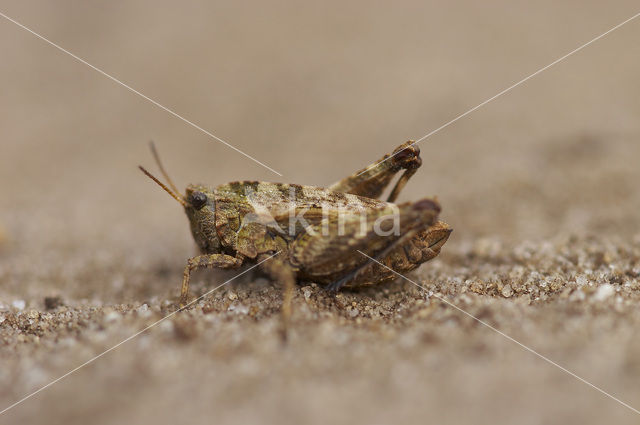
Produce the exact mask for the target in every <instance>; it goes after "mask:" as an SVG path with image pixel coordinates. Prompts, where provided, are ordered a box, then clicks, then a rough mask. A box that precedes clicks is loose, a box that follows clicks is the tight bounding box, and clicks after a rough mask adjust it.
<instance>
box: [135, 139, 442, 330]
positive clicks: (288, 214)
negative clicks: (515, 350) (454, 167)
mask: <svg viewBox="0 0 640 425" xmlns="http://www.w3.org/2000/svg"><path fill="white" fill-rule="evenodd" d="M151 149H152V153H153V155H154V157H155V160H156V162H157V164H158V167H159V168H160V171H161V172H162V174H163V176H164V177H165V179H166V180H167V182H168V183H169V187H167V186H166V185H165V184H163V183H162V182H161V181H159V180H158V179H157V178H156V177H154V176H153V175H151V174H150V173H149V172H148V171H146V170H145V169H144V168H142V167H140V169H141V170H142V171H143V172H144V173H145V174H146V175H147V176H148V177H150V178H151V179H152V180H153V181H155V182H156V183H157V184H158V185H160V186H161V187H162V188H163V189H164V190H166V191H167V192H168V193H169V194H170V195H171V196H172V197H173V198H174V199H175V200H176V201H178V202H179V203H180V204H181V205H182V206H183V207H184V209H185V212H186V214H187V217H188V218H189V223H190V225H191V233H192V234H193V238H194V239H195V241H196V243H197V244H198V247H199V248H200V252H201V255H198V256H195V257H192V258H190V259H189V260H188V261H187V265H186V267H185V269H184V279H183V281H182V291H181V296H180V302H181V305H182V306H184V305H185V303H186V301H187V297H188V293H189V279H190V276H191V272H192V271H193V270H195V269H198V268H207V267H208V268H221V269H235V268H238V267H240V266H242V265H243V264H247V263H254V264H255V263H257V262H261V261H263V260H264V259H266V258H269V257H270V256H273V255H274V254H276V253H278V255H277V256H275V257H274V258H271V259H269V260H268V261H264V262H262V263H261V264H260V268H261V269H262V270H263V271H265V272H266V273H267V274H268V275H269V276H270V277H272V278H273V279H274V280H277V281H279V282H280V283H281V284H282V285H283V286H284V288H285V291H284V300H283V304H282V313H283V318H284V321H285V324H286V323H287V321H288V318H289V316H290V314H291V299H292V296H293V290H294V287H295V283H296V280H304V281H311V282H317V283H320V284H325V285H326V288H327V289H328V290H331V291H338V290H339V289H341V288H343V287H357V286H366V285H375V284H378V283H381V282H385V281H389V280H392V279H394V278H395V275H394V273H393V272H391V271H390V270H389V269H387V268H385V267H384V266H382V265H380V264H378V263H376V262H375V261H372V260H371V259H370V258H367V256H365V255H363V254H366V255H368V256H370V257H371V258H374V259H376V260H377V261H379V262H380V263H382V264H384V265H385V266H387V267H389V268H391V269H392V270H395V271H396V272H398V273H405V272H408V271H411V270H413V269H415V268H416V267H418V266H419V265H420V264H422V263H424V262H426V261H429V260H431V259H432V258H434V257H435V256H437V255H438V254H439V253H440V248H441V247H442V245H443V244H444V243H445V242H446V241H447V239H448V238H449V234H450V233H451V231H452V229H451V227H449V225H448V224H446V223H444V222H442V221H438V220H437V218H438V214H439V213H440V206H439V204H438V202H437V201H436V200H433V199H428V198H425V199H422V200H420V201H417V202H413V203H412V202H407V203H402V204H394V203H393V202H394V201H395V200H396V198H397V197H398V195H399V194H400V191H401V190H402V188H403V187H404V186H405V184H406V183H407V181H408V180H409V179H410V178H411V176H413V174H414V173H415V172H416V170H417V169H418V168H419V167H420V165H421V164H422V160H421V158H420V149H419V148H418V147H417V146H415V145H413V144H412V142H411V141H409V142H406V143H404V144H402V145H400V146H398V147H397V148H396V149H395V150H394V151H393V153H392V154H391V155H385V156H384V157H383V158H382V159H381V160H379V161H377V162H375V163H374V164H372V165H370V166H369V167H367V168H365V169H363V170H361V171H359V172H358V173H355V174H353V175H352V176H350V177H347V178H344V179H342V180H340V181H338V182H337V183H335V184H333V185H331V186H329V187H328V188H321V187H316V186H300V185H296V184H286V183H265V182H257V181H239V182H231V183H226V184H222V185H220V186H216V187H212V186H206V185H200V184H197V185H189V186H187V189H186V192H185V194H184V195H180V194H179V191H178V189H177V188H176V186H175V185H174V184H173V183H172V181H171V179H170V178H169V176H168V174H167V173H166V172H165V170H164V167H163V166H162V163H161V161H160V158H159V156H158V154H157V152H156V150H155V148H154V146H153V144H152V145H151ZM390 156H391V157H390ZM401 170H405V171H404V173H403V174H402V175H401V176H400V178H399V179H398V181H397V182H396V184H395V186H394V188H393V190H392V191H391V193H390V195H389V197H388V198H387V201H386V202H385V201H381V200H378V198H379V197H380V195H381V194H382V192H383V191H384V189H385V188H386V187H387V186H388V185H389V184H390V183H391V180H392V179H393V177H394V176H395V175H396V173H398V172H399V171H401Z"/></svg>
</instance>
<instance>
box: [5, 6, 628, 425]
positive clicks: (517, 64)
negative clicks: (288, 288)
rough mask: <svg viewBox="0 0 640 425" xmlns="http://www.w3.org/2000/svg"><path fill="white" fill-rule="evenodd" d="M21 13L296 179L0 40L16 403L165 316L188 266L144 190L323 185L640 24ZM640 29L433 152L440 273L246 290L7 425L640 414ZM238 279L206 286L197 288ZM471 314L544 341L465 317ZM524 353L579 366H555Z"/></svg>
mask: <svg viewBox="0 0 640 425" xmlns="http://www.w3.org/2000/svg"><path fill="white" fill-rule="evenodd" d="M0 11H1V12H2V13H5V14H7V15H9V16H11V17H12V18H14V19H16V20H18V21H20V22H21V23H23V24H25V25H27V26H29V27H31V28H33V29H34V30H36V31H38V32H40V33H41V34H43V35H44V36H46V37H48V38H50V39H51V40H52V41H54V42H56V43H59V44H60V45H61V46H63V47H64V48H66V49H69V50H70V51H72V52H73V53H75V54H77V55H79V56H80V57H82V58H83V59H85V60H87V61H88V62H90V63H92V64H94V65H95V66H98V67H100V68H102V69H104V70H105V71H106V72H109V73H111V74H113V75H114V76H115V77H117V78H120V79H122V80H123V81H124V82H125V83H127V84H130V85H131V86H132V87H135V88H136V89H138V90H140V91H141V92H142V93H145V94H146V95H148V96H150V97H151V98H153V99H155V100H157V101H158V102H160V103H162V104H163V105H166V106H167V107H170V108H172V109H174V110H175V111H176V112H178V113H180V114H182V115H184V116H185V117H186V118H188V119H190V120H192V121H193V122H194V123H197V124H198V125H200V126H202V127H203V128H205V129H207V130H209V131H211V132H213V133H214V134H216V135H217V136H219V137H222V138H223V139H225V140H227V141H229V142H230V143H232V144H233V145H234V146H237V147H238V148H240V149H242V150H244V151H246V152H247V153H248V154H250V155H252V156H254V157H255V158H257V159H259V160H260V161H262V162H264V163H265V164H267V165H269V166H270V167H272V168H274V169H275V170H277V171H279V172H280V173H281V174H283V176H282V177H280V176H278V175H276V174H274V173H272V172H270V171H269V170H267V169H265V168H263V167H261V166H260V165H257V164H255V163H253V162H252V161H251V160H248V159H247V158H245V157H243V156H242V155H240V154H238V153H237V152H234V151H233V150H231V149H229V148H227V147H225V146H224V145H222V144H220V143H219V142H216V141H214V140H212V139H211V138H209V137H208V136H206V135H204V134H202V133H201V132H199V131H197V130H196V129H194V128H192V127H190V126H189V125H187V124H185V123H184V122H182V121H180V120H179V119H177V118H175V117H172V116H171V115H169V114H167V113H166V112H165V111H162V110H161V109H159V108H157V107H156V106H153V105H152V104H150V103H149V102H147V101H145V100H144V99H141V98H139V97H137V96H136V95H135V94H133V93H131V92H130V91H128V90H126V89H125V88H123V87H121V86H118V85H117V84H115V83H114V82H113V81H110V80H108V79H107V78H105V77H104V76H101V75H100V74H98V73H96V72H95V71H93V70H91V69H89V68H88V67H86V66H85V65H82V64H80V63H78V62H77V61H75V60H73V59H72V58H70V57H69V56H67V55H64V54H63V53H61V52H60V51H57V50H56V49H54V48H53V47H52V46H50V45H47V44H46V43H44V42H43V41H42V40H39V39H37V38H36V37H35V36H33V35H31V34H29V33H28V32H26V31H24V30H22V29H20V28H19V27H17V26H16V25H15V24H12V23H10V22H8V21H6V20H4V19H0V39H1V40H2V41H1V42H0V46H1V49H2V50H1V56H2V61H0V77H1V78H0V81H1V84H0V87H1V96H0V128H1V129H2V136H1V139H0V140H1V141H0V147H1V151H0V153H1V155H0V182H2V183H1V186H0V341H1V343H0V365H1V367H0V401H1V402H2V405H1V406H0V409H3V408H5V407H6V406H9V405H11V404H12V403H14V402H16V401H17V400H20V399H21V398H22V397H24V396H26V395H28V394H30V393H31V392H33V391H35V390H37V389H39V388H41V387H42V386H44V385H46V384H48V383H49V382H51V381H52V380H54V379H56V378H58V377H60V376H61V375H63V374H65V373H66V372H68V371H70V370H72V369H73V368H76V367H78V366H79V365H81V364H83V363H84V362H86V361H87V360H89V359H91V358H93V357H94V356H95V355H98V354H100V353H102V352H103V351H104V350H106V349H108V348H110V347H113V346H114V345H115V344H117V343H119V342H121V341H123V340H125V339H126V338H128V337H130V336H132V335H134V334H136V333H137V332H139V331H140V330H142V329H144V328H145V327H146V326H148V325H150V324H152V323H154V322H155V321H157V320H159V319H160V318H162V317H164V316H165V315H166V314H169V313H171V312H172V311H173V310H172V308H173V303H174V302H175V299H176V296H177V293H178V285H179V283H180V281H181V275H182V268H183V266H184V261H185V259H186V258H187V257H189V256H190V255H193V254H194V253H195V248H194V246H193V242H192V240H191V237H190V235H189V232H188V226H187V223H186V218H185V217H184V214H183V212H182V211H181V209H180V208H179V207H178V205H177V204H176V203H175V202H174V201H172V200H171V199H170V198H169V197H168V196H167V195H166V194H164V193H163V192H162V191H160V190H159V188H157V187H155V186H154V185H153V184H152V183H151V182H149V181H148V180H147V179H146V178H144V177H143V176H142V175H141V174H140V173H139V171H138V170H137V169H136V165H137V164H139V163H142V164H145V165H152V160H151V157H150V154H149V152H148V151H147V141H148V140H149V139H154V140H155V141H156V143H157V145H158V147H159V149H160V150H161V153H162V154H163V156H164V157H165V162H166V165H167V167H168V168H169V170H170V172H171V174H172V175H173V176H174V179H175V180H176V181H177V182H179V185H180V186H182V185H184V184H186V183H187V182H205V183H210V184H217V183H222V182H226V181H230V180H237V179H255V180H268V181H287V182H295V183H301V184H315V185H327V184H330V183H331V182H333V181H334V180H337V179H338V178H340V177H342V176H344V175H347V174H350V173H351V172H353V171H355V170H356V169H358V168H360V167H362V166H364V165H366V164H367V163H369V162H370V161H371V160H373V159H375V158H377V157H378V156H379V155H381V154H383V153H385V152H387V151H389V150H391V149H393V147H395V146H396V145H398V144H399V143H401V142H402V141H404V140H406V139H410V138H414V139H416V138H419V137H421V136H423V135H424V134H426V133H428V132H429V131H431V130H433V129H435V128H437V127H439V126H440V125H442V124H443V123H445V122H447V121H449V120H450V119H452V118H454V117H456V116H457V115H458V114H460V113H462V112H464V111H466V110H468V109H469V108H471V107H473V106H475V105H477V104H479V103H480V102H482V101H484V100H485V99H487V98H489V97H491V96H493V95H494V94H496V93H498V92H499V91H501V90H502V89H504V88H506V87H508V86H509V85H511V84H513V83H514V82H516V81H518V80H519V79H521V78H523V77H525V76H526V75H528V74H530V73H531V72H533V71H535V70H537V69H539V68H540V67H542V66H544V65H546V64H548V63H550V62H551V61H553V60H554V59H556V58H558V57H560V56H562V55H563V54H565V53H567V52H569V51H571V50H572V49H574V48H575V47H577V46H579V45H581V44H582V43H584V42H586V41H588V40H589V39H591V38H593V37H594V36H596V35H598V34H600V33H602V32H604V31H606V30H608V29H609V28H611V27H613V26H614V25H616V24H618V23H619V22H621V21H623V20H624V19H626V18H628V17H630V16H632V15H633V14H634V13H637V4H636V3H635V2H633V1H616V2H611V3H608V4H606V5H605V4H602V3H601V2H582V1H580V2H578V1H568V2H562V3H560V4H558V2H551V1H542V2H536V3H535V4H533V3H531V2H507V1H504V2H500V1H497V2H491V3H488V4H484V3H483V4H482V5H481V4H480V3H479V2H463V3H457V4H453V3H452V4H446V5H445V4H443V3H442V2H404V3H400V4H396V5H395V6H393V7H392V6H391V5H390V4H387V3H386V2H373V3H369V2H368V3H366V4H365V3H361V2H351V3H348V4H343V3H342V2H330V3H322V4H316V5H311V4H308V5H305V6H302V5H300V4H298V3H293V2H291V3H287V2H275V3H270V4H266V3H265V4H263V3H250V4H243V5H238V4H234V3H231V2H229V3H221V2H217V3H215V4H210V3H205V2H200V3H198V2H195V3H190V4H188V5H184V4H181V5H179V6H178V5H177V4H176V5H173V4H168V3H159V2H140V1H134V2H128V3H126V5H125V4H124V3H123V4H120V5H118V4H111V3H109V4H106V3H99V2H83V3H77V2H70V1H68V2H67V1H63V2H55V4H54V3H51V2H29V3H28V4H27V3H25V2H9V1H2V2H0ZM639 37H640V22H631V23H629V24H628V25H627V26H625V27H623V28H621V29H620V30H618V31H616V32H614V33H612V34H610V35H609V36H607V37H606V38H604V39H602V40H600V41H598V42H596V43H594V44H593V45H591V46H589V47H588V48H586V49H584V50H583V51H581V52H579V53H578V54H576V55H575V56H573V57H571V58H569V59H567V60H566V61H564V62H562V63H560V64H558V65H556V66H554V67H553V68H551V69H549V70H547V71H545V72H544V73H542V74H540V75H538V76H536V77H535V78H534V79H531V80H530V81H528V82H527V83H526V84H524V85H522V86H520V87H518V88H516V89H514V90H513V91H511V92H509V93H508V94H506V95H504V96H503V97H501V98H499V99H497V100H495V101H494V102H492V103H490V104H489V105H486V106H485V107H483V108H482V109H480V110H478V111H476V112H475V113H473V114H472V115H469V116H468V117H465V118H464V119H462V120H460V121H459V122H457V123H455V124H454V125H452V126H451V127H448V128H446V129H444V130H443V131H441V132H439V133H438V134H436V135H434V136H432V137H430V138H429V139H427V140H425V141H424V142H422V143H421V147H422V152H423V159H424V161H425V165H424V166H423V168H422V169H421V170H420V171H419V173H418V174H417V175H416V176H415V177H414V179H413V180H412V181H411V182H410V183H409V185H408V186H407V188H406V190H405V192H404V193H403V195H402V200H409V199H417V198H419V197H422V196H430V195H438V197H439V199H440V201H441V203H442V205H443V213H442V217H443V219H445V220H446V221H447V222H449V223H450V224H451V225H452V226H453V227H454V228H455V232H454V233H453V235H452V237H451V239H450V240H449V242H448V243H447V245H445V247H444V249H443V252H442V254H441V256H440V257H439V258H438V259H436V260H434V261H433V262H431V263H428V264H426V265H424V266H423V267H421V268H420V269H419V270H418V271H416V272H414V273H411V274H410V275H409V276H408V277H409V278H410V279H412V280H414V281H415V282H417V283H419V284H420V285H422V286H424V288H426V290H422V289H419V288H417V287H416V286H414V285H413V284H411V283H409V282H406V281H404V282H403V281H398V282H395V283H392V284H389V285H386V286H385V287H380V288H370V289H367V290H362V291H353V292H345V293H342V294H341V295H340V296H338V297H337V298H336V299H333V298H331V297H328V296H327V295H326V294H325V293H324V292H323V291H322V289H321V288H319V287H317V286H316V285H306V286H301V287H300V288H298V290H297V292H296V295H295V300H294V303H295V308H294V325H293V329H292V331H291V338H290V341H289V343H288V344H287V345H286V346H283V345H282V344H280V343H279V339H278V333H277V327H278V311H279V307H280V291H279V289H278V287H277V285H275V284H273V283H272V282H270V281H268V280H266V279H264V278H261V277H259V276H254V275H251V274H247V275H244V276H242V277H240V278H238V279H237V280H234V281H233V282H232V283H231V284H228V285H226V286H224V287H222V288H220V289H218V290H217V291H215V292H213V293H212V294H211V295H210V296H207V297H206V298H205V299H204V300H202V301H201V302H199V303H198V304H197V305H196V306H195V307H194V308H193V309H191V310H189V311H186V312H181V313H179V314H176V315H174V316H172V317H170V318H169V319H167V320H165V321H163V322H162V323H160V324H158V325H157V326H154V327H153V328H151V329H149V330H148V331H145V332H144V333H142V334H140V335H139V336H137V337H135V338H133V339H131V340H129V341H127V342H125V343H123V344H122V345H120V346H119V347H117V348H116V349H114V350H113V351H110V352H108V353H107V354H105V355H104V356H102V357H100V358H99V359H97V360H96V361H95V362H93V363H91V364H89V365H87V366H85V367H82V368H81V369H79V370H78V371H76V372H75V373H73V374H71V375H69V376H67V377H65V378H64V379H62V380H60V381H59V382H57V383H55V384H54V385H52V386H50V387H48V388H46V389H44V390H43V391H41V392H40V393H38V394H36V395H35V396H33V397H32V398H30V399H28V400H26V401H24V402H23V403H21V404H19V405H18V406H16V407H14V408H12V409H11V410H9V411H7V412H6V413H4V414H2V416H1V417H0V421H1V422H2V423H11V424H13V423H16V424H17V423H48V424H72V423H87V422H91V423H96V424H115V423H123V422H131V423H154V424H163V423H182V422H190V423H258V422H259V423H322V424H324V423H350V424H357V423H390V422H395V423H438V424H447V423H451V424H454V423H456V424H457V423H494V424H497V423H505V424H507V423H508V424H512V423H519V424H542V423H545V424H547V423H581V424H600V423H616V424H619V423H620V424H627V423H629V424H630V423H638V421H639V420H640V418H639V416H638V414H637V413H634V412H633V411H632V410H631V409H629V408H627V407H625V406H624V405H622V404H621V403H619V402H617V401H615V400H613V399H612V398H609V397H608V396H607V395H605V394H603V393H601V392H599V391H598V390H597V389H594V388H593V387H591V386H589V385H588V384H586V383H585V382H582V381H581V380H580V379H584V380H585V381H588V382H589V383H591V384H593V385H595V386H597V387H598V388H600V389H602V390H603V391H606V392H607V393H609V394H610V395H611V396H612V397H615V398H618V399H619V400H620V401H622V402H624V403H628V405H629V406H631V407H633V408H636V409H640V386H639V385H638V382H640V381H639V380H640V339H639V338H638V337H639V336H640V335H639V331H638V329H639V328H640V313H639V310H638V304H639V303H640V226H639V225H640V215H639V214H638V211H639V210H640V191H638V188H637V182H638V181H639V180H640V169H639V168H638V166H637V163H638V159H639V158H640V143H638V142H639V141H640V122H639V120H638V117H639V116H640V96H639V95H638V94H639V93H640V80H639V79H638V75H640V50H639V47H638V43H637V40H638V39H639ZM231 277H233V274H232V273H212V272H201V273H197V274H196V275H195V276H194V285H193V289H194V293H195V294H204V293H205V292H206V291H208V290H210V289H213V288H215V287H216V286H217V285H219V284H220V283H222V282H224V281H225V280H227V279H229V278H231ZM439 298H444V299H445V300H447V301H448V302H450V303H452V304H454V305H456V306H458V307H459V308H460V309H463V310H465V311H466V312H468V313H470V314H472V315H474V316H476V317H477V318H479V319H481V320H482V321H484V322H485V324H487V325H490V326H492V327H494V328H495V330H499V331H500V332H503V333H504V334H505V335H508V336H510V337H512V338H514V339H515V340H517V341H518V342H519V343H521V344H522V345H524V346H526V347H529V348H528V349H527V348H525V347H523V346H521V345H519V344H518V343H516V342H514V341H513V340H510V339H508V338H506V337H505V336H503V335H500V334H498V333H497V332H496V331H495V330H492V329H490V328H488V327H487V326H485V325H483V324H480V323H478V322H477V321H475V320H473V319H472V318H470V317H469V316H467V315H465V314H464V313H461V312H460V311H458V310H456V309H455V308H453V307H451V306H449V305H447V304H445V303H444V302H443V301H441V300H439ZM531 350H534V351H536V352H537V353H539V354H540V355H543V356H546V358H548V359H549V361H550V362H555V363H556V364H557V365H560V366H562V367H564V368H566V369H567V370H568V371H571V372H572V373H575V374H576V375H577V376H578V377H580V379H578V378H576V377H574V376H571V375H570V374H569V373H567V372H566V371H563V370H561V369H560V368H558V367H556V366H554V365H552V364H550V363H549V362H547V361H545V360H544V359H542V358H541V357H538V356H536V355H535V354H534V353H532V351H531Z"/></svg>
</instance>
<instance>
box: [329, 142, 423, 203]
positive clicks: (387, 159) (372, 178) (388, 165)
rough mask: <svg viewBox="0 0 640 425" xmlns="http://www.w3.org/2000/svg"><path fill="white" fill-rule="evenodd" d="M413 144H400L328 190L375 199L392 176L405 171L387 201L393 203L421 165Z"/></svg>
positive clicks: (418, 154)
mask: <svg viewBox="0 0 640 425" xmlns="http://www.w3.org/2000/svg"><path fill="white" fill-rule="evenodd" d="M413 143H414V142H412V141H408V142H405V143H403V144H401V145H400V146H398V147H397V148H396V149H394V151H393V152H392V153H391V154H387V155H385V156H383V157H382V158H380V159H379V160H378V161H376V162H375V163H373V164H371V165H369V166H368V167H367V168H365V169H363V170H360V171H358V172H356V173H355V174H353V175H351V176H349V177H346V178H344V179H342V180H340V181H339V182H337V183H334V184H332V185H331V186H329V189H331V190H334V191H336V192H344V193H352V194H354V195H361V196H366V197H367V198H375V199H377V198H378V197H379V196H380V195H381V194H382V192H383V191H384V189H385V188H386V187H387V186H388V185H389V183H391V180H392V179H393V176H395V175H396V173H397V172H398V171H400V170H406V171H405V173H404V174H403V175H402V177H401V178H400V180H398V182H397V183H396V186H395V187H394V189H393V191H392V192H391V194H390V195H389V198H388V199H387V201H388V202H394V201H395V200H396V198H397V197H398V195H399V194H400V191H401V190H402V188H403V187H404V185H405V184H406V182H407V180H409V178H410V177H411V176H412V175H413V174H414V173H415V172H416V170H417V169H418V168H420V165H422V159H421V158H420V148H418V146H416V145H414V144H413Z"/></svg>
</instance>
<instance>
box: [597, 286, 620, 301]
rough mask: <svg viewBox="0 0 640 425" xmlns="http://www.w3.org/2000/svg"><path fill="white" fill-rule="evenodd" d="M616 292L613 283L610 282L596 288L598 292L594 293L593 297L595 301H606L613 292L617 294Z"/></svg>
mask: <svg viewBox="0 0 640 425" xmlns="http://www.w3.org/2000/svg"><path fill="white" fill-rule="evenodd" d="M615 292H616V289H615V288H614V287H613V285H609V284H605V285H600V286H599V287H598V289H597V290H596V293H595V294H594V295H593V299H594V300H595V301H604V300H606V299H607V298H609V297H610V296H612V295H613V294H615Z"/></svg>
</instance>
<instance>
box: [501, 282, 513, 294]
mask: <svg viewBox="0 0 640 425" xmlns="http://www.w3.org/2000/svg"><path fill="white" fill-rule="evenodd" d="M500 292H501V293H502V296H503V297H505V298H509V297H510V296H511V295H513V289H512V288H511V285H510V284H508V283H507V284H506V285H505V286H503V287H502V291H500Z"/></svg>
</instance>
